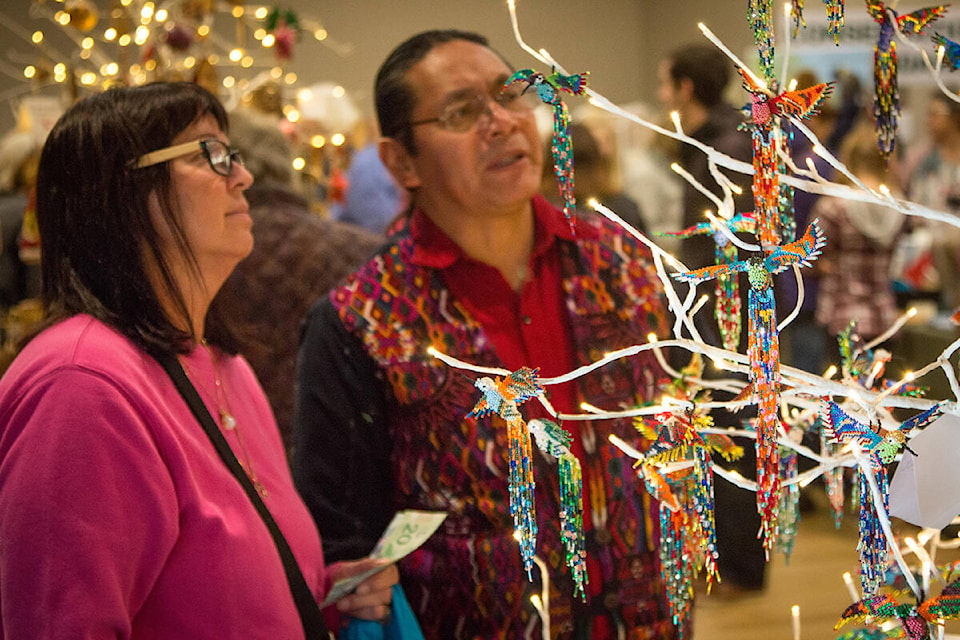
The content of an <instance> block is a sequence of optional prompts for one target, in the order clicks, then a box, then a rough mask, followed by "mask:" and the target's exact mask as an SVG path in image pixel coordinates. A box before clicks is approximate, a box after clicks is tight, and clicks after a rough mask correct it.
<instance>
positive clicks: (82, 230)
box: [37, 82, 234, 354]
mask: <svg viewBox="0 0 960 640" xmlns="http://www.w3.org/2000/svg"><path fill="white" fill-rule="evenodd" d="M207 115H212V116H213V117H214V119H215V120H216V121H217V124H218V125H219V127H220V129H221V130H222V131H226V130H227V114H226V112H225V111H224V109H223V106H222V105H221V104H220V102H219V101H218V100H217V98H216V97H214V96H213V95H212V94H211V93H210V92H208V91H207V90H205V89H203V88H201V87H200V86H198V85H196V84H192V83H188V82H158V83H152V84H148V85H143V86H139V87H123V88H115V89H110V90H108V91H105V92H103V93H100V94H96V95H94V96H91V97H88V98H85V99H83V100H81V101H80V102H78V103H76V104H75V105H73V106H72V107H71V108H70V109H69V110H68V111H67V112H66V113H65V114H64V115H63V116H62V117H61V118H60V119H59V120H58V121H57V123H56V125H54V127H53V130H52V131H51V132H50V135H49V136H48V138H47V141H46V144H45V145H44V148H43V153H42V155H41V158H40V167H39V171H38V174H37V222H38V225H39V228H40V239H41V268H42V272H43V304H44V310H45V317H44V322H43V323H42V326H41V329H42V328H43V327H46V326H50V325H52V324H54V323H56V322H58V321H60V320H62V319H64V318H67V317H69V316H73V315H76V314H79V313H86V314H89V315H91V316H93V317H95V318H97V319H99V320H101V321H102V322H104V323H106V324H109V325H111V326H113V327H114V328H116V329H117V330H118V331H120V332H121V333H122V334H124V335H126V336H127V337H129V338H130V339H131V340H133V341H134V342H135V343H137V344H138V345H140V346H141V347H142V348H143V349H145V350H146V351H147V352H149V353H154V354H156V353H170V352H174V353H182V352H185V351H188V350H189V349H190V348H192V346H193V344H194V343H195V342H196V341H198V340H199V339H200V338H202V337H203V336H195V335H192V326H193V324H192V322H191V318H190V314H189V311H188V308H187V304H186V301H185V300H184V298H183V294H182V292H181V291H180V289H179V288H178V286H177V285H176V282H175V280H174V278H173V274H172V271H171V265H170V260H169V259H168V258H166V257H165V256H164V255H163V252H162V251H161V243H160V236H159V233H158V229H157V228H156V226H155V224H154V222H153V219H152V218H151V214H150V207H149V205H148V202H149V200H150V198H151V194H153V197H155V198H156V201H157V202H158V203H159V205H160V206H159V209H160V212H161V215H162V216H163V217H164V218H165V219H166V223H167V225H168V226H169V228H170V229H171V230H172V233H173V236H174V240H175V242H176V244H177V246H178V248H179V250H180V251H181V253H182V255H183V256H184V257H185V258H186V259H187V262H188V263H190V264H192V265H193V267H194V268H195V269H197V273H196V275H197V276H198V277H199V270H198V267H197V261H196V257H195V255H194V254H193V251H192V250H191V249H190V247H189V245H188V243H187V240H186V236H185V234H184V230H183V224H182V221H181V220H180V218H179V216H178V215H177V213H175V212H176V211H177V208H176V207H175V206H174V203H173V202H172V201H171V196H170V193H171V189H170V186H171V180H170V171H169V167H168V163H160V164H157V165H154V166H150V167H145V168H142V169H137V168H135V167H134V163H135V162H136V160H137V158H139V157H140V156H142V155H144V154H145V153H148V152H150V151H155V150H157V149H162V148H164V147H168V146H170V145H171V143H172V141H173V140H174V138H175V137H176V136H177V135H179V134H180V133H181V132H183V131H184V130H185V129H186V128H187V127H189V126H190V125H191V124H193V123H195V122H196V121H197V120H198V119H200V118H202V117H204V116H207ZM161 299H163V300H167V301H168V305H172V309H171V311H172V313H174V314H175V315H176V316H178V317H179V318H180V321H179V322H175V321H174V319H172V318H171V317H170V315H169V313H168V312H167V311H165V307H164V305H163V304H162V303H161ZM215 315H216V314H215V313H214V312H213V311H211V314H210V315H208V318H207V320H206V331H207V336H208V338H210V340H211V341H212V342H216V343H218V346H220V347H221V348H224V349H225V350H227V351H231V352H232V351H233V350H234V349H233V348H232V347H233V345H232V344H231V342H232V341H231V339H230V332H229V330H227V328H226V324H225V323H224V322H222V319H220V318H217V317H215ZM184 321H186V323H187V324H186V325H184Z"/></svg>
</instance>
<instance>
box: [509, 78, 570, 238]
mask: <svg viewBox="0 0 960 640" xmlns="http://www.w3.org/2000/svg"><path fill="white" fill-rule="evenodd" d="M588 76H589V72H584V73H578V74H575V75H570V76H568V75H564V74H562V73H558V72H557V71H554V72H552V73H551V74H550V75H544V74H542V73H539V72H537V71H534V70H533V69H521V70H520V71H517V72H515V73H514V74H513V75H511V76H510V77H509V78H507V81H506V82H504V83H503V87H504V88H506V87H509V86H510V85H511V84H513V83H514V82H526V83H527V86H526V87H525V88H524V92H526V91H527V90H528V89H531V88H534V89H536V91H537V96H539V98H540V100H542V101H543V102H544V103H545V104H548V105H550V106H552V107H553V141H552V143H551V146H550V149H551V151H552V153H553V172H554V174H555V175H556V176H557V186H558V187H559V188H560V196H561V197H562V198H563V215H564V216H565V217H566V219H567V222H568V223H570V228H571V229H573V228H574V226H575V222H574V218H573V214H574V210H575V208H576V205H577V199H576V196H575V195H574V192H573V182H574V181H573V142H572V141H571V139H570V113H569V111H568V110H567V104H566V103H565V102H564V101H563V97H562V95H561V94H563V93H568V94H570V95H576V96H582V95H583V94H584V92H585V91H586V90H587V78H588Z"/></svg>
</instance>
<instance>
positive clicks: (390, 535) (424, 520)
mask: <svg viewBox="0 0 960 640" xmlns="http://www.w3.org/2000/svg"><path fill="white" fill-rule="evenodd" d="M446 517H447V514H446V513H444V512H442V511H416V510H413V509H408V510H406V511H398V512H397V514H396V515H394V516H393V519H392V520H391V521H390V524H389V525H387V529H386V531H384V532H383V535H382V536H380V540H378V541H377V544H376V546H375V547H374V548H373V551H372V552H371V553H370V557H371V558H386V559H388V560H390V561H392V562H396V561H397V560H399V559H400V558H402V557H404V556H405V555H407V554H408V553H410V552H411V551H414V550H415V549H416V548H417V547H419V546H420V545H422V544H423V543H424V542H426V541H427V538H429V537H430V536H432V535H433V532H434V531H436V530H437V527H439V526H440V524H441V523H442V522H443V520H444V519H445V518H446ZM386 566H389V565H385V566H382V567H376V568H375V569H371V570H369V571H365V572H364V573H361V574H359V575H356V576H351V577H349V578H344V579H343V580H338V581H337V582H334V583H333V587H331V588H330V593H328V594H327V597H326V598H325V599H324V601H323V602H322V603H321V604H320V606H321V607H325V606H327V605H328V604H333V603H334V602H336V601H337V600H339V599H340V598H342V597H343V596H345V595H347V594H348V593H350V592H351V591H353V590H354V589H356V588H357V585H359V584H360V583H361V582H363V581H364V580H366V579H367V578H369V577H370V576H372V575H373V574H375V573H376V572H378V571H382V570H383V569H385V568H386Z"/></svg>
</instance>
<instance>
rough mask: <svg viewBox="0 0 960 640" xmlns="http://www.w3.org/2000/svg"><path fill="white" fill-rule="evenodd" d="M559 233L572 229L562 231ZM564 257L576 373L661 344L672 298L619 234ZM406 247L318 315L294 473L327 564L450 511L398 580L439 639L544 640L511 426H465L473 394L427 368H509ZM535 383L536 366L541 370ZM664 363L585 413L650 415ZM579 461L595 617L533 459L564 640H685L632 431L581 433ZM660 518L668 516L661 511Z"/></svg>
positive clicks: (629, 364)
mask: <svg viewBox="0 0 960 640" xmlns="http://www.w3.org/2000/svg"><path fill="white" fill-rule="evenodd" d="M558 215H559V213H558ZM578 225H590V226H591V227H593V230H594V231H595V233H590V234H581V237H580V238H579V239H578V241H577V242H576V243H573V242H568V241H561V240H559V239H558V241H557V242H558V243H559V246H558V249H559V251H560V256H561V258H560V260H561V271H562V282H563V288H564V294H565V297H566V303H567V309H568V312H569V323H570V327H571V332H572V335H573V339H574V342H575V345H574V347H575V352H576V356H577V364H578V365H581V364H587V363H590V362H593V361H595V360H597V359H600V358H602V357H603V355H604V354H605V353H607V352H609V351H612V350H614V349H617V348H621V347H625V346H629V345H633V344H638V343H643V342H645V341H646V340H647V338H646V336H647V335H648V334H649V333H650V332H657V333H663V331H664V329H665V324H664V323H665V319H664V312H663V305H662V301H661V289H660V287H659V281H658V280H657V277H656V274H655V272H654V270H653V267H652V265H651V260H650V256H649V253H648V252H647V251H646V250H645V249H643V248H641V247H639V246H638V245H637V244H636V243H635V242H634V241H633V240H632V239H629V238H627V237H625V236H624V234H623V232H622V231H621V230H620V229H619V228H617V227H613V226H612V225H610V224H609V223H606V222H605V221H601V220H599V219H593V218H583V219H581V220H579V221H578ZM412 251H413V242H412V239H411V237H410V235H409V233H408V230H404V229H401V230H400V231H399V232H398V233H397V234H395V235H393V236H391V238H390V240H389V241H388V243H387V244H386V246H385V247H383V248H382V249H381V250H380V251H379V252H378V254H377V255H376V256H375V257H374V258H373V259H372V260H371V261H370V262H368V263H367V264H366V265H365V266H364V267H363V268H361V269H360V270H359V271H358V272H357V273H355V274H354V275H353V276H351V277H350V278H348V279H347V281H346V283H345V284H343V285H341V286H339V287H338V288H336V289H334V290H333V291H332V292H331V293H330V296H329V298H328V299H326V300H324V301H322V302H321V303H319V304H318V305H317V306H316V307H315V308H314V309H313V311H312V312H311V315H310V316H309V317H308V319H307V323H306V326H305V329H304V335H303V341H302V344H301V353H300V364H299V366H300V375H299V384H300V392H299V402H298V407H297V416H296V419H295V429H294V450H293V457H292V464H293V470H294V476H295V478H296V479H297V483H298V488H299V489H300V490H301V493H302V495H303V497H304V499H305V501H306V502H307V505H308V506H309V507H310V509H311V510H312V512H313V514H314V517H315V518H316V519H317V522H318V525H319V527H320V531H321V535H322V536H323V544H324V551H325V555H326V556H327V557H328V558H329V559H331V560H335V559H346V558H351V557H353V558H356V557H360V556H362V555H365V554H366V553H369V551H370V549H371V547H372V546H373V544H374V542H375V541H376V539H377V538H378V537H379V535H380V533H381V532H382V530H383V527H384V526H385V525H386V523H387V522H388V521H389V519H390V517H391V516H392V515H393V513H394V512H395V511H396V510H398V509H428V510H443V511H446V512H448V513H449V516H448V518H447V520H446V521H445V522H444V524H443V525H442V527H441V529H440V530H439V531H438V532H437V533H436V534H434V536H433V537H432V538H431V539H430V540H429V541H428V542H427V543H426V544H425V545H424V546H423V547H421V548H420V549H419V550H417V551H416V552H414V553H413V554H411V555H410V556H408V557H407V558H406V559H404V560H403V561H402V562H401V577H402V581H403V585H404V589H405V591H406V593H407V596H408V598H409V600H410V604H411V606H412V607H413V609H414V612H415V613H416V614H417V616H418V618H419V620H420V624H421V626H422V627H423V630H424V634H425V636H426V637H427V638H444V639H447V638H521V637H528V636H531V634H532V636H533V637H537V638H539V637H540V631H539V628H540V627H539V625H540V621H539V618H538V615H537V613H536V610H535V609H534V607H533V606H532V605H531V603H530V596H531V595H532V594H534V593H540V589H541V584H540V581H541V579H542V577H541V576H539V575H538V572H537V571H536V570H535V571H534V575H533V578H534V582H533V583H530V582H529V581H528V579H527V575H526V572H525V571H524V570H523V568H522V565H521V560H520V554H519V548H518V545H517V543H516V541H515V540H514V538H513V523H512V520H511V516H510V513H509V506H508V503H509V499H508V487H507V476H508V473H507V468H508V467H507V446H508V445H507V437H506V429H505V427H504V423H503V422H502V421H501V420H500V419H498V418H482V419H479V420H477V419H473V418H467V417H466V416H467V414H468V413H469V412H470V410H471V408H472V407H473V405H474V404H475V403H476V401H477V395H476V389H475V388H474V387H473V385H472V379H468V378H467V377H466V376H464V375H463V373H462V372H459V371H456V370H453V369H451V368H449V367H447V366H445V365H444V364H443V363H441V362H440V361H439V360H437V359H435V358H433V357H432V356H430V355H429V354H428V353H427V349H428V348H429V347H431V346H433V347H435V348H436V349H438V350H440V351H443V352H445V353H447V354H450V355H452V356H455V357H457V358H460V359H462V360H465V361H468V362H471V363H475V364H480V365H486V366H502V365H501V363H500V362H499V361H498V360H497V358H496V355H495V353H494V351H493V348H492V346H491V345H490V343H489V341H488V340H487V338H486V337H485V336H484V332H483V329H482V328H481V327H480V326H479V325H478V323H477V322H476V321H474V320H473V319H472V318H471V317H470V316H469V314H468V313H467V312H466V311H465V309H464V308H463V306H462V305H460V304H459V303H458V302H457V300H455V299H453V298H452V296H451V294H450V292H449V291H448V290H447V289H446V288H445V286H444V284H443V282H442V281H441V278H440V277H439V276H438V275H437V274H436V273H435V272H434V271H433V270H431V269H429V268H426V267H422V266H418V265H415V264H412V263H411V260H410V257H411V254H412ZM530 365H531V366H536V363H530ZM660 371H661V370H660V369H659V367H658V366H657V364H656V362H655V360H654V359H653V358H652V357H648V356H640V357H636V358H632V359H627V360H621V361H619V362H616V363H611V364H608V365H606V366H604V367H603V368H601V369H599V370H596V371H594V372H593V373H591V374H590V375H588V376H586V377H584V378H581V379H580V383H581V384H580V386H579V393H580V398H581V399H582V400H584V401H587V402H590V403H593V404H595V405H597V406H600V407H604V408H611V409H615V408H618V407H621V406H632V405H635V404H638V403H640V402H642V401H645V400H647V399H648V398H651V397H652V394H653V389H654V388H655V385H656V383H657V381H658V378H659V376H660V375H661V373H660ZM564 427H565V428H567V429H569V430H571V431H573V433H574V434H575V437H579V438H580V439H581V442H582V444H583V451H584V452H585V454H584V456H583V458H584V459H583V460H581V462H582V466H583V483H584V495H585V496H587V497H585V501H587V502H588V504H586V505H585V509H586V511H587V512H588V513H586V514H585V516H584V520H585V525H586V528H587V529H588V533H587V553H588V574H589V581H590V582H589V586H588V589H587V593H588V602H587V603H586V604H584V603H582V602H580V601H579V600H574V599H573V598H572V594H573V586H572V581H571V580H570V577H569V574H568V572H567V569H566V566H565V563H564V551H563V546H562V543H561V539H560V533H559V512H558V500H559V487H558V484H557V480H556V476H557V473H556V467H555V462H550V461H548V460H547V459H546V458H545V457H544V456H541V455H540V454H534V459H535V471H534V476H535V478H536V481H537V490H536V497H537V505H536V508H537V520H538V523H539V527H540V533H539V536H538V541H537V555H538V556H539V557H540V558H541V559H542V560H543V561H544V562H545V563H546V564H547V565H548V566H549V567H550V571H549V573H550V576H549V579H550V610H551V630H552V633H553V635H554V636H555V637H562V638H580V637H583V638H587V637H593V638H605V637H614V638H615V637H617V632H616V630H617V627H618V625H620V626H622V627H623V628H625V629H626V630H627V635H626V637H628V638H634V639H645V638H657V639H660V638H674V637H676V636H675V630H674V628H673V625H672V623H671V622H670V620H669V614H668V612H667V609H666V602H665V600H664V598H663V585H662V583H661V580H660V575H659V566H658V561H657V554H656V545H657V539H658V532H657V531H656V530H655V529H654V528H653V527H654V525H652V524H651V523H652V522H654V521H655V519H651V517H650V509H651V504H650V499H649V497H648V496H647V494H646V493H645V492H644V490H643V488H642V483H641V482H639V481H638V479H637V477H636V474H635V472H634V470H633V469H632V466H631V464H630V463H631V461H630V460H629V459H628V458H626V457H624V456H623V455H622V454H620V453H619V451H618V450H617V449H615V448H614V447H613V446H612V445H611V444H610V443H609V441H608V440H607V436H608V435H609V434H611V433H615V434H617V435H619V436H620V437H623V438H624V439H626V440H627V441H632V442H635V443H637V444H638V445H640V446H642V443H640V442H638V434H637V432H636V431H635V430H634V429H633V427H632V425H631V424H630V422H629V420H621V421H610V420H608V421H600V422H579V423H571V422H567V423H565V424H564ZM654 508H655V506H654Z"/></svg>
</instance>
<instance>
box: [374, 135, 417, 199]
mask: <svg viewBox="0 0 960 640" xmlns="http://www.w3.org/2000/svg"><path fill="white" fill-rule="evenodd" d="M380 160H381V161H382V162H383V164H384V166H386V167H387V170H388V171H389V172H390V174H391V175H392V176H393V178H394V179H395V180H396V181H397V183H398V184H399V185H400V186H401V187H403V188H405V189H407V190H408V191H410V190H412V189H416V188H417V187H419V186H420V175H419V174H418V173H417V167H416V163H414V161H413V156H412V155H410V152H409V151H407V149H406V147H404V146H403V145H402V144H401V143H400V141H399V140H397V139H396V138H380Z"/></svg>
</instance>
